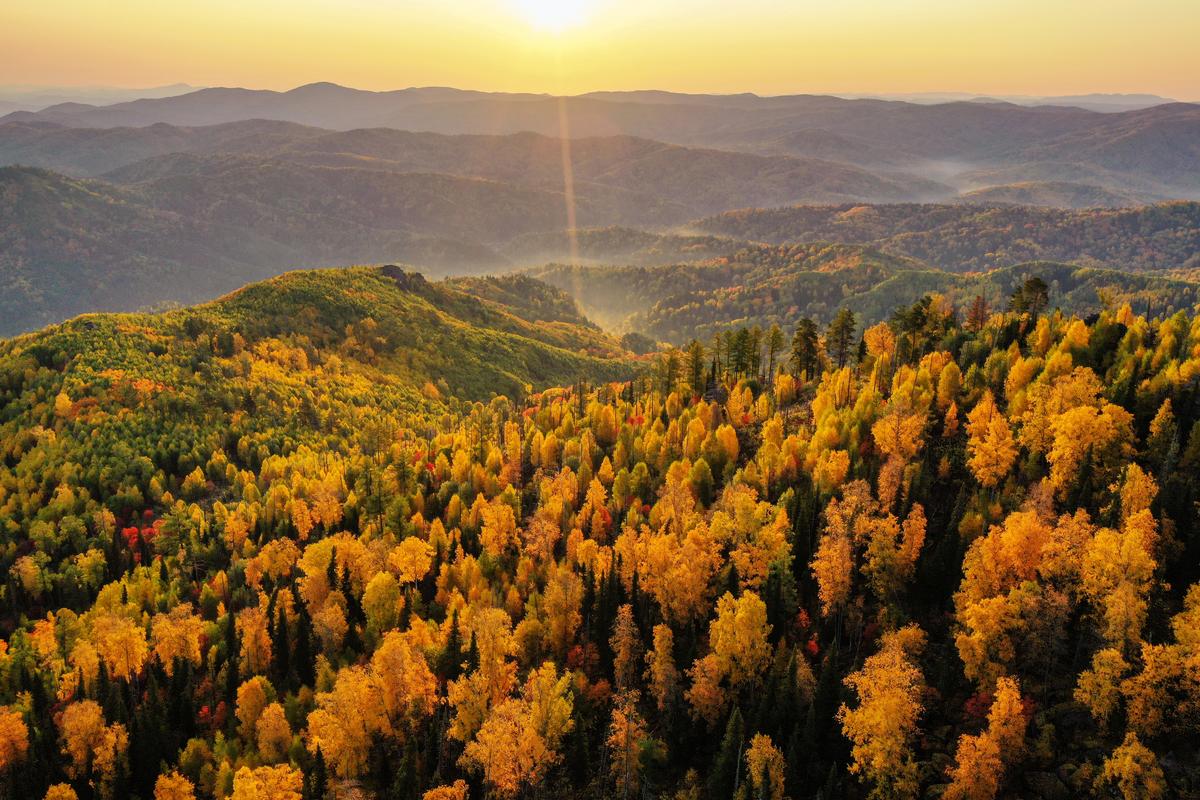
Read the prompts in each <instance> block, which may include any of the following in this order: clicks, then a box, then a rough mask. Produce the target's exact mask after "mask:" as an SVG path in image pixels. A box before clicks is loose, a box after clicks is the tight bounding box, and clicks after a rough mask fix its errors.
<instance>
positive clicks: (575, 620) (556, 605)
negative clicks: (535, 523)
mask: <svg viewBox="0 0 1200 800" xmlns="http://www.w3.org/2000/svg"><path fill="white" fill-rule="evenodd" d="M582 604H583V579H582V578H580V577H579V575H577V574H576V573H575V571H574V570H573V569H571V568H570V566H568V565H567V564H565V563H563V564H557V565H555V566H554V567H553V568H552V571H551V573H550V577H549V578H548V579H547V580H546V590H545V593H544V595H543V597H542V609H543V611H545V614H546V635H547V639H548V641H549V644H550V649H551V650H552V651H553V652H554V653H555V655H557V656H558V657H559V658H560V659H562V658H565V657H566V654H567V650H568V649H569V648H570V646H571V644H572V643H573V642H574V641H575V633H576V632H577V631H578V630H579V626H580V625H581V624H583V615H582V613H581V611H580V610H581V608H582Z"/></svg>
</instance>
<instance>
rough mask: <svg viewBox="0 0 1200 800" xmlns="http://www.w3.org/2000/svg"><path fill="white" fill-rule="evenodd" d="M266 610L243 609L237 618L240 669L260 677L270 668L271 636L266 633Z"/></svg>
mask: <svg viewBox="0 0 1200 800" xmlns="http://www.w3.org/2000/svg"><path fill="white" fill-rule="evenodd" d="M267 623H268V620H267V610H266V608H265V607H263V606H253V607H251V608H246V609H243V610H242V611H241V612H240V613H239V614H238V616H237V628H238V637H239V638H240V639H241V643H242V651H241V668H242V669H243V670H245V672H246V673H248V674H251V675H261V674H262V673H264V672H266V671H267V670H268V669H270V668H271V635H270V634H269V633H268V631H267Z"/></svg>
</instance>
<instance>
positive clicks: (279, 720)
mask: <svg viewBox="0 0 1200 800" xmlns="http://www.w3.org/2000/svg"><path fill="white" fill-rule="evenodd" d="M254 740H255V741H256V742H257V743H258V752H259V755H261V756H262V758H263V760H264V761H266V762H267V763H268V764H277V763H279V762H280V761H283V760H285V759H286V758H287V755H288V748H289V747H291V744H292V728H291V726H290V725H288V721H287V717H286V716H285V715H284V713H283V706H281V705H279V703H271V704H270V705H268V706H267V707H266V708H264V709H263V711H262V713H261V714H259V716H258V721H257V722H256V723H255V724H254Z"/></svg>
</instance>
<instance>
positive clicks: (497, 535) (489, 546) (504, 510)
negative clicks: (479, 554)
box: [479, 499, 518, 558]
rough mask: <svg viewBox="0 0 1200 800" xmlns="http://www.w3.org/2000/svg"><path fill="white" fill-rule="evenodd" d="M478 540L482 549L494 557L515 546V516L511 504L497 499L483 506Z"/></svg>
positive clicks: (516, 542) (516, 540)
mask: <svg viewBox="0 0 1200 800" xmlns="http://www.w3.org/2000/svg"><path fill="white" fill-rule="evenodd" d="M479 540H480V543H481V544H482V545H483V549H484V550H486V551H487V552H488V553H489V554H491V555H492V557H494V558H498V557H500V556H502V555H504V554H505V553H506V552H507V551H508V550H509V548H513V547H516V546H517V544H518V538H517V518H516V515H515V514H514V513H513V509H512V506H510V505H509V504H508V503H505V502H503V501H502V500H499V499H497V500H493V501H492V502H491V503H489V504H487V505H485V506H484V507H483V529H482V530H481V531H480V533H479Z"/></svg>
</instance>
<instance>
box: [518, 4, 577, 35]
mask: <svg viewBox="0 0 1200 800" xmlns="http://www.w3.org/2000/svg"><path fill="white" fill-rule="evenodd" d="M512 2H513V5H514V6H515V7H516V10H517V13H519V14H520V15H521V16H522V17H524V18H525V20H526V21H527V22H528V23H529V24H530V25H532V26H533V27H535V28H538V29H540V30H543V31H549V32H551V33H562V32H563V31H565V30H567V29H568V28H574V27H577V26H579V25H582V24H583V22H584V20H586V19H587V14H588V11H589V9H590V6H591V3H590V2H589V0H512Z"/></svg>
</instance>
